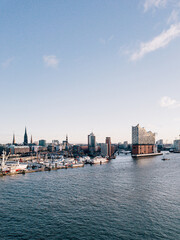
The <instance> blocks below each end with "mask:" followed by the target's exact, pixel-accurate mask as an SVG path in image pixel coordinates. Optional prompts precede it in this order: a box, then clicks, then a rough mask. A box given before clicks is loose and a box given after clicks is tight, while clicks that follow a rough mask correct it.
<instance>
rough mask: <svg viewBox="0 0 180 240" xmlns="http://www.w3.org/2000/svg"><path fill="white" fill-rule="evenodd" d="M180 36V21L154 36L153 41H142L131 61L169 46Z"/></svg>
mask: <svg viewBox="0 0 180 240" xmlns="http://www.w3.org/2000/svg"><path fill="white" fill-rule="evenodd" d="M179 36H180V23H177V24H173V25H171V26H170V28H169V29H168V30H166V31H163V32H162V33H161V34H160V35H158V36H157V37H155V38H153V39H152V40H151V41H149V42H146V43H141V45H140V49H139V50H138V51H137V52H135V53H133V54H132V55H131V57H130V59H131V61H135V60H138V59H140V58H142V57H144V55H146V54H147V53H150V52H153V51H155V50H157V49H159V48H162V47H165V46H167V45H168V44H169V43H170V42H171V41H172V40H173V39H175V38H176V37H179Z"/></svg>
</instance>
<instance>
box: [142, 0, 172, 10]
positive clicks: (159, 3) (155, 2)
mask: <svg viewBox="0 0 180 240" xmlns="http://www.w3.org/2000/svg"><path fill="white" fill-rule="evenodd" d="M167 2H168V0H145V2H144V11H145V12H146V11H148V10H149V9H152V8H153V9H154V8H161V7H165V6H166V5H167Z"/></svg>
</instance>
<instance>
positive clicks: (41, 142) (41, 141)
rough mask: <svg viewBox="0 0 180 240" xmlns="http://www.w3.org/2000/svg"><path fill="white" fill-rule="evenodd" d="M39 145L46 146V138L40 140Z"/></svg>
mask: <svg viewBox="0 0 180 240" xmlns="http://www.w3.org/2000/svg"><path fill="white" fill-rule="evenodd" d="M39 146H42V147H46V140H44V139H41V140H39Z"/></svg>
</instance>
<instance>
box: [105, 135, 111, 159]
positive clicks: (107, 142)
mask: <svg viewBox="0 0 180 240" xmlns="http://www.w3.org/2000/svg"><path fill="white" fill-rule="evenodd" d="M106 144H107V145H108V157H111V138H110V137H106Z"/></svg>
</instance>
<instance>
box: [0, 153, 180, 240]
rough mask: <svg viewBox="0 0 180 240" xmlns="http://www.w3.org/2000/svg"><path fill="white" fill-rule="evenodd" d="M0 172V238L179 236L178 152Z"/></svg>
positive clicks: (144, 237) (16, 239)
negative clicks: (53, 168) (75, 166)
mask: <svg viewBox="0 0 180 240" xmlns="http://www.w3.org/2000/svg"><path fill="white" fill-rule="evenodd" d="M168 157H170V158H171V160H170V161H162V160H161V158H162V156H157V157H153V158H146V159H140V160H132V158H131V157H130V156H121V157H117V159H116V160H112V161H111V162H110V163H108V164H104V165H99V166H97V165H96V166H90V165H86V166H85V167H84V168H78V169H67V170H65V169H62V170H58V171H51V172H39V173H29V174H26V175H24V176H23V175H16V176H7V177H1V178H0V239H3V240H4V239H5V240H6V239H15V240H19V239H28V240H29V239H33V240H34V239H38V240H39V239H41V240H43V239H53V240H54V239H82V240H83V239H89V240H90V239H108V240H109V239H127V240H130V239H138V240H139V239H166V240H167V239H173V240H178V239H180V154H170V155H168Z"/></svg>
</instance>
